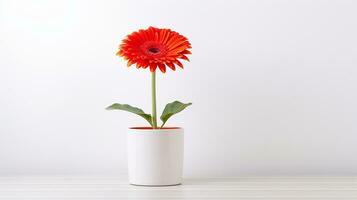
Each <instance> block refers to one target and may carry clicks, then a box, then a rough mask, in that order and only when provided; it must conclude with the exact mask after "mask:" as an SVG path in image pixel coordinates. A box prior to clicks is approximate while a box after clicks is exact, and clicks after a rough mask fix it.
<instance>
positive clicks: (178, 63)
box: [173, 60, 183, 69]
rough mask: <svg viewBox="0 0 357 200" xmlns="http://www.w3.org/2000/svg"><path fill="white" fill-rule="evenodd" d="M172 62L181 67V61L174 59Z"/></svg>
mask: <svg viewBox="0 0 357 200" xmlns="http://www.w3.org/2000/svg"><path fill="white" fill-rule="evenodd" d="M173 62H174V63H175V64H176V65H178V66H179V67H181V68H182V69H183V65H182V63H181V62H180V61H178V60H174V61H173Z"/></svg>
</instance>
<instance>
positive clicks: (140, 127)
mask: <svg viewBox="0 0 357 200" xmlns="http://www.w3.org/2000/svg"><path fill="white" fill-rule="evenodd" d="M129 129H131V130H142V131H170V130H182V129H183V128H181V127H174V126H173V127H163V128H155V129H154V128H152V127H148V126H134V127H129Z"/></svg>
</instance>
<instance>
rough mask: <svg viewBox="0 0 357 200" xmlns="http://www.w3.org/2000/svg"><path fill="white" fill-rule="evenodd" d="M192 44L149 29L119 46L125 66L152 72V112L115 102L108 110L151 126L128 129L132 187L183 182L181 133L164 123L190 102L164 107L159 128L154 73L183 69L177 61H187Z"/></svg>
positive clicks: (170, 33) (174, 35)
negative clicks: (135, 116) (140, 119)
mask: <svg viewBox="0 0 357 200" xmlns="http://www.w3.org/2000/svg"><path fill="white" fill-rule="evenodd" d="M190 48H191V44H190V42H189V41H188V39H187V38H186V37H184V36H182V35H180V34H179V33H177V32H175V31H172V30H170V29H161V28H154V27H149V28H148V29H145V30H143V29H141V30H139V31H135V32H133V33H131V34H129V35H128V36H127V37H126V38H125V39H124V40H123V41H122V44H120V46H119V51H118V53H117V55H118V56H120V57H123V58H124V59H125V60H127V65H128V66H131V65H133V64H135V65H136V67H137V68H142V69H146V68H149V69H150V72H151V87H152V88H151V89H152V90H151V94H152V96H151V101H152V113H151V114H148V113H145V112H144V111H143V110H142V109H140V108H137V107H133V106H130V105H128V104H120V103H115V104H113V105H111V106H109V107H107V109H108V110H124V111H128V112H131V113H134V114H137V115H139V116H140V117H142V118H144V119H145V120H146V121H147V122H148V123H149V124H150V126H147V127H145V126H139V127H131V128H129V130H128V137H127V138H128V168H129V182H130V183H131V184H134V185H147V186H166V185H178V184H181V180H182V164H183V134H184V130H183V128H180V127H165V123H166V122H167V120H168V119H169V118H170V117H171V116H173V115H175V114H177V113H179V112H181V111H182V110H184V109H185V108H186V107H187V106H189V105H191V103H181V102H179V101H174V102H172V103H169V104H167V105H166V106H165V108H164V110H163V112H162V114H161V116H160V119H161V121H162V124H161V125H160V126H158V123H157V111H156V71H158V70H157V69H159V70H160V71H161V72H162V73H165V72H166V67H168V68H170V69H172V70H174V71H175V69H176V67H177V66H178V67H181V68H183V65H182V63H181V62H180V61H179V59H183V60H187V61H189V59H188V58H187V56H186V55H187V54H191V52H190V51H189V50H188V49H190Z"/></svg>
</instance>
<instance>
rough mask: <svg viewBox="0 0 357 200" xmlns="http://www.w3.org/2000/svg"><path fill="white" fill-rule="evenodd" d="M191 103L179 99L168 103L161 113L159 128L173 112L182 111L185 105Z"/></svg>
mask: <svg viewBox="0 0 357 200" xmlns="http://www.w3.org/2000/svg"><path fill="white" fill-rule="evenodd" d="M189 105H192V103H186V104H185V103H181V102H179V101H174V102H172V103H168V104H167V105H166V106H165V109H164V111H163V112H162V114H161V117H160V119H161V121H162V125H161V128H162V127H163V126H164V125H165V123H166V122H167V120H168V119H169V118H170V117H171V116H172V115H174V114H176V113H179V112H181V111H183V110H184V109H185V108H186V107H187V106H189Z"/></svg>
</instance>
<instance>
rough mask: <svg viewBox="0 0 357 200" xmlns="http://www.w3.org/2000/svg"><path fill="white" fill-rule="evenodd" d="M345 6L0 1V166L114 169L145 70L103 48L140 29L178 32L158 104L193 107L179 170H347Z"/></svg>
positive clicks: (140, 99)
mask: <svg viewBox="0 0 357 200" xmlns="http://www.w3.org/2000/svg"><path fill="white" fill-rule="evenodd" d="M356 10H357V2H356V1H352V0H351V1H347V0H335V1H327V0H326V1H322V0H321V1H318V0H312V1H311V0H309V1H308V0H302V1H301V0H296V1H283V0H281V1H279V0H271V1H249V0H246V1H233V0H232V1H218V0H217V1H188V0H187V1H182V0H180V1H158V0H156V1H129V0H128V1H119V0H113V1H85V0H78V1H73V0H65V1H59V0H57V1H45V0H43V1H40V0H33V1H27V0H23V1H21V0H0V95H1V97H0V175H36V174H69V175H103V174H107V175H117V174H125V173H126V128H127V127H129V126H134V125H146V122H145V121H144V120H142V119H141V118H139V117H136V116H134V115H132V114H129V113H125V112H120V111H106V110H105V109H104V108H105V107H106V106H108V105H110V104H111V103H114V102H120V103H130V104H132V105H134V106H138V107H141V108H143V109H144V110H145V111H147V112H149V111H150V74H149V71H147V70H137V69H135V68H127V67H126V64H125V62H124V61H123V60H122V59H120V58H118V57H116V56H115V53H116V51H117V46H118V44H119V43H120V41H121V39H123V38H124V36H125V35H127V34H129V33H130V32H132V31H134V30H137V29H139V28H147V27H148V26H150V25H153V26H156V27H168V28H171V29H174V30H176V31H178V32H180V33H181V34H183V35H185V36H187V37H188V38H189V39H190V41H191V43H192V46H193V49H192V52H193V55H191V56H190V58H191V62H189V63H188V62H185V63H184V64H185V69H184V70H177V71H176V72H172V71H169V72H167V73H166V74H165V75H161V74H160V75H159V76H158V103H159V106H160V109H159V111H160V112H161V110H162V108H163V106H164V105H165V104H166V103H168V102H171V101H173V100H176V99H177V100H181V101H183V102H193V105H192V106H191V107H189V108H188V109H187V110H185V111H183V112H182V113H180V114H179V115H177V116H175V117H173V118H172V119H171V120H170V121H169V122H168V125H176V126H182V127H184V128H185V131H186V132H185V134H186V135H185V137H186V138H185V148H186V149H185V166H184V167H185V175H186V176H234V175H267V176H268V175H356V174H357V158H356V152H357V127H356V119H357V79H356V77H357V68H356V67H357V56H356V55H357V37H356V36H357V28H356V27H357V20H356V19H357V12H356Z"/></svg>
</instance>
